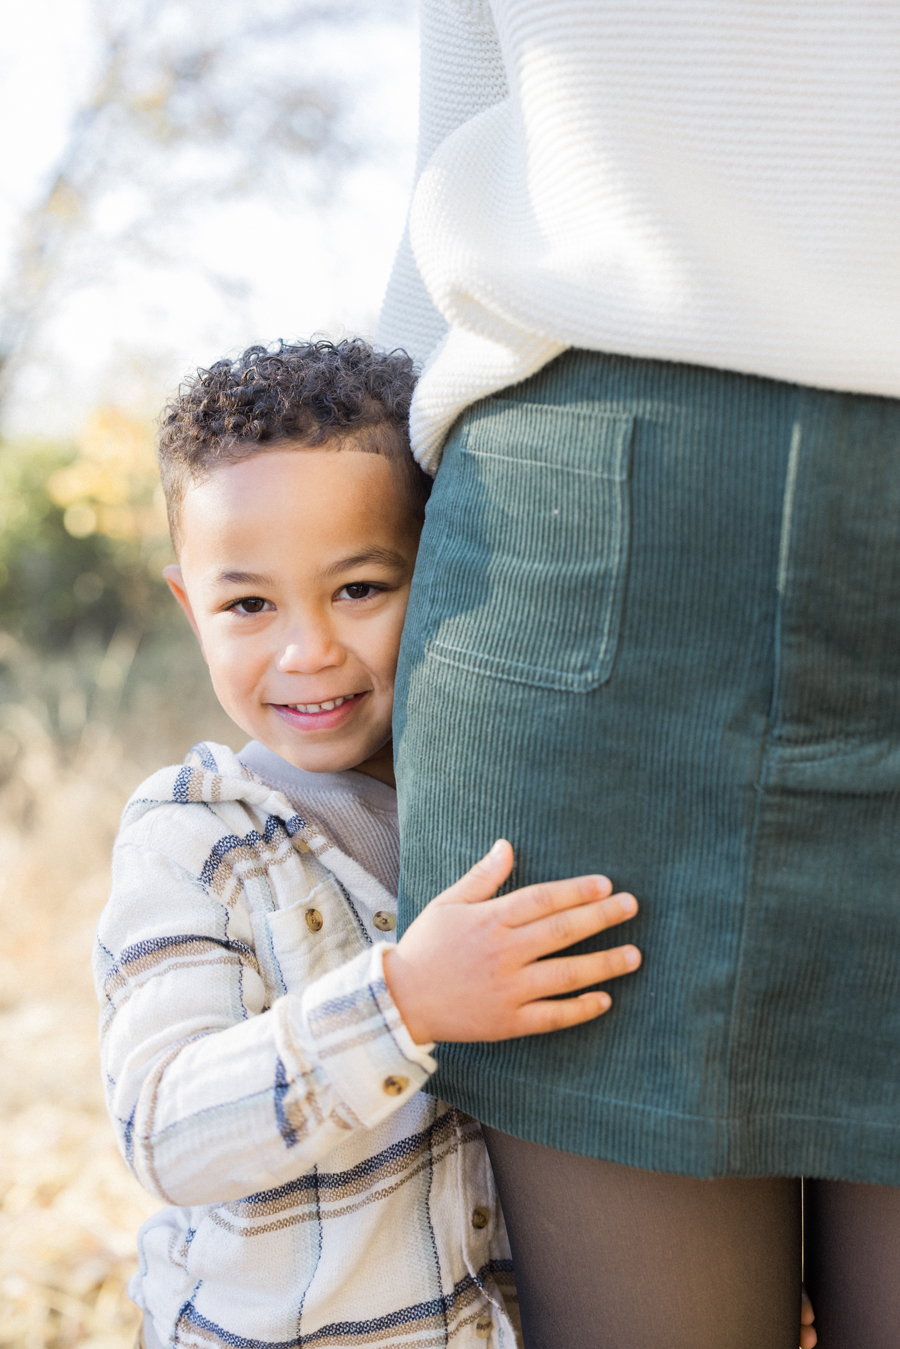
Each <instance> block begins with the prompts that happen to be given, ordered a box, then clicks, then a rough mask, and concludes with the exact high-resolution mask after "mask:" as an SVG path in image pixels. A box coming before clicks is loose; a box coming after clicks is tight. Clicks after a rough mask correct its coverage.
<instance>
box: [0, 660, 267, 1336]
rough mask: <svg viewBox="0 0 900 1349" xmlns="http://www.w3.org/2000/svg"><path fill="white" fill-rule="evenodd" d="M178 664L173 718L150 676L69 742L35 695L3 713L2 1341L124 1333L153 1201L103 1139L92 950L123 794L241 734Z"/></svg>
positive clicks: (133, 1322) (132, 1322)
mask: <svg viewBox="0 0 900 1349" xmlns="http://www.w3.org/2000/svg"><path fill="white" fill-rule="evenodd" d="M185 659H187V660H188V662H192V661H193V656H189V657H186V658H185ZM190 668H191V669H192V670H193V672H194V678H195V679H196V680H197V687H196V689H195V691H194V700H193V702H192V703H190V705H189V706H188V705H187V704H184V705H182V704H180V703H179V714H178V715H174V714H173V710H172V704H171V703H170V704H167V703H166V701H165V698H164V696H163V694H162V693H161V692H159V691H158V688H159V686H158V684H157V686H156V688H154V687H149V686H148V687H146V688H144V689H143V691H142V692H141V691H139V693H138V695H136V697H135V698H134V699H133V700H132V703H131V705H130V708H129V711H128V712H127V714H126V715H125V716H124V717H123V716H122V715H121V714H120V713H118V712H117V710H116V709H115V708H114V707H111V706H110V704H109V701H108V700H107V702H106V703H105V704H102V700H101V705H100V711H102V713H103V717H102V719H100V720H93V721H88V722H87V724H86V725H85V727H84V731H83V733H82V735H81V737H80V740H79V742H78V743H77V744H70V745H69V746H68V747H67V748H63V747H61V746H60V744H59V743H58V742H57V740H56V739H55V738H54V736H53V735H52V733H51V732H50V731H49V729H48V728H49V726H50V721H49V719H48V717H47V716H45V715H43V714H42V711H41V706H40V705H39V703H38V702H37V701H36V700H34V699H29V698H28V697H27V696H24V695H23V698H22V701H19V702H13V703H7V704H6V705H5V706H4V707H3V709H2V714H3V726H2V729H0V757H4V758H5V759H6V760H7V763H8V764H10V763H11V765H12V768H11V771H10V772H9V774H8V776H7V780H6V782H5V785H4V786H3V787H2V788H0V905H2V920H3V928H2V930H3V942H2V947H0V1345H4V1346H5V1345H12V1346H16V1349H63V1347H64V1346H70V1345H83V1346H90V1349H128V1347H130V1346H131V1345H132V1343H133V1341H134V1336H135V1329H136V1326H137V1323H138V1313H137V1311H136V1309H135V1308H134V1307H133V1306H132V1304H131V1302H130V1301H129V1300H128V1297H127V1294H126V1291H125V1285H126V1283H127V1281H128V1278H129V1277H130V1275H131V1273H132V1271H133V1269H134V1267H135V1255H134V1252H135V1231H136V1229H137V1227H138V1226H139V1225H140V1223H141V1222H142V1221H143V1220H144V1218H146V1217H147V1216H148V1215H149V1214H150V1213H152V1212H153V1211H154V1209H155V1208H156V1207H157V1204H156V1201H154V1200H152V1199H151V1198H150V1197H149V1196H148V1195H146V1194H144V1193H143V1191H141V1189H140V1188H139V1187H138V1185H137V1184H136V1183H135V1181H134V1180H132V1178H131V1176H130V1175H129V1173H128V1171H127V1170H126V1168H125V1166H124V1163H123V1162H122V1161H121V1159H120V1158H119V1155H118V1152H117V1151H116V1149H115V1146H114V1144H113V1141H112V1133H111V1130H110V1127H109V1124H108V1122H107V1118H106V1113H105V1109H104V1105H103V1097H102V1092H101V1087H100V1076H99V1065H98V1058H97V1049H96V1040H97V1036H96V1006H95V1002H94V993H93V986H92V983H91V977H90V967H89V961H90V949H91V941H92V937H93V931H94V927H95V924H96V921H97V916H98V914H99V912H100V909H101V908H102V906H103V904H104V902H105V899H106V895H107V889H108V880H109V851H110V846H111V844H112V840H113V836H114V834H115V830H116V827H117V823H118V817H119V814H120V812H121V809H122V806H123V804H124V802H125V800H126V799H127V797H128V796H129V794H130V793H131V791H132V790H133V789H134V787H135V786H136V785H137V784H138V782H139V781H140V780H141V779H142V778H143V777H144V776H145V775H146V773H147V772H148V771H150V770H152V769H153V768H154V767H159V766H160V765H161V764H162V763H167V762H174V761H176V760H178V759H180V758H181V757H182V755H183V753H184V751H185V750H186V749H187V748H188V746H189V745H190V744H191V742H192V740H193V739H196V738H198V737H199V735H200V734H206V735H207V737H208V738H218V739H222V740H228V741H229V742H230V743H232V744H234V745H237V744H240V743H241V737H240V733H239V732H237V731H235V729H234V728H230V729H229V727H228V724H227V723H225V722H224V721H223V719H222V716H221V714H219V715H218V716H216V715H215V713H214V712H213V711H212V709H211V706H210V702H209V697H208V695H207V694H206V693H205V692H203V682H202V681H203V678H204V677H203V675H202V673H201V672H200V669H202V667H200V669H198V668H197V666H196V664H193V665H191V667H190ZM184 672H185V671H183V670H182V671H179V673H184ZM173 682H177V681H173ZM188 701H190V700H188ZM198 707H203V708H204V720H203V721H202V723H201V722H200V717H199V715H198ZM195 717H196V723H195V724H194V725H193V726H191V725H189V724H186V721H187V722H190V721H194V720H195ZM210 723H212V724H210ZM114 728H117V729H114Z"/></svg>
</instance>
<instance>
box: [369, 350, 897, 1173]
mask: <svg viewBox="0 0 900 1349" xmlns="http://www.w3.org/2000/svg"><path fill="white" fill-rule="evenodd" d="M510 402H511V403H515V404H516V405H517V407H516V414H515V416H514V417H507V429H508V431H509V433H510V436H511V444H510V447H509V456H510V458H511V459H513V460H514V459H515V458H516V456H517V455H518V456H521V455H522V453H523V452H522V445H523V443H525V441H523V433H522V432H521V431H520V430H517V429H516V427H517V425H518V424H519V423H520V422H521V420H522V418H523V417H525V416H526V414H527V412H528V410H529V409H531V408H533V409H534V410H535V414H536V424H539V423H540V419H541V418H544V419H545V420H546V410H547V409H548V408H552V409H555V410H563V409H565V410H566V413H567V414H568V416H569V425H570V427H571V428H572V432H571V434H572V440H571V441H570V443H569V444H568V446H567V448H566V455H567V456H568V458H567V460H566V462H574V461H575V460H576V459H577V457H578V456H579V455H581V456H582V462H583V468H584V470H585V472H586V473H587V472H589V470H590V467H591V462H592V455H596V453H597V448H596V442H595V441H594V442H592V441H591V438H590V437H589V436H584V435H579V432H578V427H579V426H582V427H583V426H584V425H586V424H587V423H585V422H583V421H582V422H579V416H581V415H582V414H585V413H587V412H591V413H592V415H593V416H594V417H596V418H600V419H604V418H605V419H616V418H619V419H625V421H627V422H628V424H629V426H630V427H631V434H630V447H631V452H630V462H631V472H630V476H629V479H628V482H627V484H626V491H625V495H624V498H623V500H621V501H620V502H619V503H618V504H617V506H616V510H617V511H619V512H620V513H621V518H622V520H623V521H624V522H625V523H626V530H625V533H626V536H627V538H626V546H624V547H623V548H622V549H620V551H619V553H618V554H617V562H616V568H617V579H618V582H619V583H620V585H621V596H622V599H621V614H620V616H619V620H618V622H617V624H616V626H615V636H614V638H613V641H612V644H611V648H610V647H608V648H607V650H606V656H605V659H606V660H607V661H608V666H607V668H606V669H605V670H604V674H603V678H601V679H599V680H595V681H593V682H587V681H586V682H585V685H583V686H582V687H581V690H580V691H573V689H574V686H572V685H570V686H568V689H566V688H563V687H560V686H558V685H557V686H549V685H548V684H547V683H546V682H543V681H542V680H541V679H539V678H535V679H532V680H531V682H527V681H525V680H523V679H521V678H518V677H514V672H515V671H516V670H518V669H519V667H520V666H521V665H522V664H527V662H528V660H529V659H530V656H529V655H528V653H529V652H533V651H534V650H535V649H545V647H546V646H547V644H548V643H551V642H554V641H555V642H556V644H557V646H558V660H557V668H565V667H566V663H567V662H568V661H570V660H571V659H572V658H573V644H574V645H575V646H577V644H578V642H579V641H580V636H579V634H580V633H581V632H582V630H583V618H584V612H583V611H580V610H579V605H581V606H583V608H585V609H587V610H589V611H590V610H591V607H592V606H595V604H596V601H597V597H598V593H599V592H598V586H599V587H600V588H601V589H602V586H603V585H608V584H609V576H608V574H607V570H608V569H607V570H604V567H603V566H602V565H601V566H600V567H599V571H598V576H600V577H601V580H600V581H598V582H597V583H596V584H592V582H591V579H590V577H589V576H587V578H586V579H585V575H584V574H582V576H581V579H580V580H579V581H578V584H576V585H574V586H573V587H572V588H570V589H568V590H566V589H565V587H564V586H562V584H561V582H560V576H559V556H560V554H559V553H553V552H552V550H551V552H550V553H548V552H547V548H546V533H545V525H546V521H543V520H540V519H537V518H530V519H529V516H528V511H524V512H523V511H522V509H521V508H522V506H523V503H526V504H528V503H530V505H529V509H530V510H535V509H538V510H543V509H546V506H547V503H546V502H543V501H542V500H541V499H539V498H537V497H535V495H534V492H533V490H532V488H531V487H527V488H525V489H523V490H521V491H519V494H518V495H517V488H516V482H517V478H516V474H515V473H513V474H511V475H506V476H505V477H504V480H503V487H502V494H501V493H497V492H496V491H495V488H494V482H493V478H492V471H491V470H490V469H488V470H485V471H483V472H480V473H479V470H478V464H477V454H475V455H473V454H472V443H471V439H470V435H469V431H470V426H471V423H472V422H477V420H478V419H479V418H481V419H483V418H484V416H485V415H486V414H487V411H488V410H489V409H491V408H492V407H493V408H494V410H495V411H496V412H497V416H499V417H500V418H501V419H502V418H503V417H504V416H507V414H506V412H505V411H504V406H505V405H506V404H507V403H510ZM498 407H499V411H497V409H498ZM573 414H577V415H573ZM517 419H518V421H517ZM476 439H477V437H476ZM539 441H540V437H538V438H537V440H535V438H534V437H533V436H532V437H531V438H530V439H528V440H527V445H528V451H527V456H526V457H527V458H529V459H530V458H532V457H533V455H534V454H535V453H536V452H537V451H536V450H535V445H537V444H539ZM798 446H799V449H798ZM476 448H477V447H476ZM792 450H793V464H794V470H793V478H792V493H793V496H792V499H791V501H790V502H789V503H788V504H789V508H788V509H786V501H785V498H786V484H787V483H788V466H789V463H790V462H792ZM491 452H492V453H496V452H497V446H496V443H494V442H492V445H491ZM544 452H545V453H546V455H547V457H548V468H549V467H551V466H552V465H553V464H555V463H556V461H557V459H558V457H559V451H558V449H557V448H554V446H553V445H552V443H545V445H544ZM798 456H799V458H798ZM473 475H474V476H473ZM475 480H477V481H478V483H479V484H480V493H481V494H480V497H479V498H478V499H477V500H476V497H477V494H476V493H475V492H474V491H473V482H474V481H475ZM521 480H522V479H521V478H519V479H518V481H519V482H520V483H521ZM616 490H618V489H617V488H614V487H613V486H612V485H610V486H609V487H608V492H609V493H611V494H612V493H614V492H615V491H616ZM610 500H612V496H609V497H608V502H609V501H610ZM607 504H608V503H607ZM569 505H570V508H571V511H572V512H573V513H574V518H572V519H571V520H570V521H569V524H570V527H571V529H572V538H573V540H574V539H578V540H581V544H582V545H583V540H584V538H585V535H586V531H589V529H590V525H591V522H592V520H596V521H597V541H598V554H599V555H602V554H603V551H604V550H603V547H602V540H603V528H602V524H601V522H600V520H599V518H598V517H597V513H596V505H595V502H594V501H593V499H592V498H591V496H590V495H589V494H585V495H584V496H583V498H582V500H581V515H580V517H579V515H578V510H577V500H573V501H572V502H571V503H569ZM473 512H474V520H473ZM898 512H900V407H898V405H897V404H896V403H894V402H892V401H891V400H887V399H877V398H869V397H859V396H853V395H836V394H827V393H821V392H818V391H815V390H809V389H803V388H801V387H799V386H795V385H788V384H779V383H775V382H773V381H767V380H761V379H756V378H753V377H745V376H740V375H734V374H729V373H726V372H720V371H713V370H704V369H702V368H699V367H689V366H678V365H674V364H666V363H661V362H642V361H632V360H629V359H627V358H624V357H608V356H602V355H599V354H593V353H585V352H571V353H567V354H566V355H564V356H562V357H560V358H559V359H558V360H557V361H555V362H553V363H552V364H551V365H550V366H548V367H547V369H546V370H544V371H542V372H541V373H540V374H539V375H537V376H535V377H533V378H532V379H531V380H529V381H528V382H527V383H525V384H523V385H520V386H517V387H515V388H513V389H510V390H506V391H505V393H504V395H503V398H502V399H499V400H486V402H485V403H484V404H481V405H476V407H475V408H474V409H473V410H472V411H471V412H470V413H469V414H467V415H466V416H465V417H464V418H463V419H462V420H461V422H460V423H459V425H458V426H457V428H455V429H454V432H453V433H452V434H451V437H450V439H449V441H448V446H447V451H446V458H445V461H444V464H443V466H442V468H441V471H440V473H439V475H438V477H437V480H436V484H435V490H434V494H433V496H432V499H431V503H430V504H429V511H428V519H427V523H426V528H425V533H424V535H423V541H422V547H421V552H420V561H419V567H418V569H417V573H416V579H415V581H414V586H413V595H412V599H411V603H410V610H409V616H408V621H407V629H406V632H405V635H404V645H403V651H402V653H401V665H400V671H399V674H398V697H397V709H396V720H395V736H396V745H397V772H398V782H399V799H400V818H401V836H402V839H403V852H402V872H403V884H402V888H401V901H400V918H401V927H402V926H403V924H405V923H408V922H409V920H410V919H411V917H412V916H413V915H414V914H415V913H416V912H417V911H418V910H419V909H420V908H421V907H422V905H423V904H424V903H425V902H427V900H428V899H430V898H431V897H432V896H433V895H434V894H436V893H438V891H440V890H441V889H443V888H444V887H445V886H446V885H448V884H450V883H451V882H452V881H453V880H454V879H456V877H458V876H459V875H460V874H462V872H464V871H465V870H466V869H467V868H468V867H469V866H471V864H472V862H473V861H474V860H475V859H476V858H477V857H478V856H480V855H481V854H482V853H483V852H484V851H486V849H487V848H488V847H489V846H490V844H491V842H492V841H493V840H494V838H496V837H498V836H504V837H507V838H509V839H510V840H511V841H512V843H513V845H514V847H515V849H516V859H517V860H516V870H515V872H514V875H513V878H512V881H511V884H523V883H528V882H530V881H536V880H541V879H548V878H553V877H559V876H567V875H573V874H578V873H581V872H591V871H601V872H603V873H605V874H607V875H609V876H610V877H611V878H612V879H613V881H614V882H615V884H616V885H617V886H620V887H622V888H628V889H630V890H632V891H633V892H634V893H635V894H636V895H637V896H638V898H639V900H640V902H641V912H640V914H639V916H638V918H637V919H636V920H635V921H634V922H633V923H631V924H629V925H628V926H627V928H623V929H620V930H615V931H611V932H609V933H606V934H604V936H603V937H602V938H601V939H598V940H597V941H595V942H593V943H587V944H586V945H585V947H584V948H583V949H592V948H596V947H599V946H607V947H608V946H612V945H616V944H618V943H619V942H620V941H623V940H629V941H630V940H634V941H635V942H636V943H637V944H638V945H639V946H640V947H641V949H642V950H643V952H644V957H645V959H644V965H643V967H642V969H641V970H640V971H639V972H638V973H637V974H635V975H632V976H628V977H627V978H625V979H622V980H619V981H617V982H616V983H615V984H613V985H611V986H610V992H611V993H612V995H613V999H614V1005H613V1008H612V1010H611V1011H610V1012H609V1013H607V1015H606V1016H604V1017H602V1018H601V1019H600V1020H598V1021H597V1022H594V1023H591V1024H590V1025H588V1026H585V1027H581V1028H578V1029H576V1030H571V1031H567V1032H564V1033H563V1034H560V1035H555V1036H551V1037H539V1038H531V1039H523V1040H519V1041H512V1042H506V1043H502V1044H497V1045H478V1046H460V1045H450V1046H441V1048H440V1051H439V1053H438V1060H439V1064H440V1068H439V1072H438V1073H437V1074H436V1076H435V1079H434V1087H433V1089H434V1090H435V1091H436V1092H437V1093H438V1094H440V1095H442V1096H443V1097H444V1098H445V1099H448V1100H451V1101H453V1103H454V1104H457V1105H459V1106H460V1107H462V1108H463V1109H466V1110H468V1111H470V1112H471V1113H473V1114H475V1115H476V1116H477V1117H479V1118H481V1119H482V1120H484V1121H485V1122H487V1123H488V1124H490V1125H492V1126H494V1127H496V1128H499V1129H502V1130H504V1131H506V1132H510V1133H514V1134H518V1135H520V1136H522V1137H527V1138H530V1139H532V1140H533V1141H535V1142H539V1143H544V1144H548V1145H550V1146H554V1147H559V1148H564V1149H567V1150H570V1151H575V1152H582V1153H586V1154H588V1155H594V1156H600V1157H604V1158H606V1159H608V1160H611V1161H617V1162H622V1163H626V1164H629V1165H634V1166H641V1167H647V1168H650V1169H656V1170H665V1171H672V1172H681V1173H686V1174H691V1175H697V1176H713V1175H729V1174H731V1175H765V1174H788V1175H797V1174H806V1175H821V1176H831V1177H836V1178H844V1179H849V1180H866V1181H871V1182H877V1183H882V1184H900V1077H898V1063H900V972H898V970H897V968H896V967H897V962H896V961H894V960H892V959H891V956H890V955H889V954H888V953H889V952H890V953H892V952H893V951H895V950H896V949H897V941H898V937H900V917H898V910H900V906H898V904H897V898H898V884H897V880H896V875H897V844H896V839H897V838H898V837H900V748H898V747H900V701H898V694H897V689H898V687H900V684H898V674H900V669H898V668H897V667H898V656H897V653H896V651H895V649H894V647H892V646H890V643H886V642H885V641H884V640H882V639H881V638H877V637H876V638H871V639H870V640H868V642H867V643H866V642H865V641H864V640H863V632H864V631H866V632H868V631H871V630H872V629H873V628H874V629H875V630H880V631H893V632H894V633H896V631H897V630H898V629H900V547H898V543H897V539H896V527H895V524H892V523H891V521H894V522H895V521H896V519H897V518H898ZM510 519H514V520H516V521H517V525H516V529H517V534H518V542H517V544H516V545H514V544H513V542H512V541H511V537H510V534H509V530H508V528H507V526H508V524H509V521H510ZM892 530H893V535H892V532H891V531H892ZM460 540H469V542H470V545H471V553H472V556H476V557H482V561H481V563H479V564H478V565H475V566H473V565H472V564H471V557H469V558H467V557H465V555H464V554H465V548H461V545H460ZM485 541H487V544H488V545H491V544H496V543H497V542H498V541H499V542H501V543H502V547H503V550H504V554H503V557H502V558H501V559H499V561H498V560H497V558H496V557H493V556H490V547H488V548H487V550H486V551H485ZM476 544H477V547H476V546H475V545H476ZM516 547H517V548H518V554H516V551H515V549H516ZM479 549H481V550H482V551H481V553H479V551H478V550H479ZM454 550H455V551H454ZM482 555H483V556H482ZM517 556H518V559H519V563H520V574H521V577H522V581H521V584H518V585H517V582H516V560H517ZM562 556H563V557H564V558H565V557H567V556H568V555H567V554H565V552H564V553H563V554H562ZM450 557H454V558H456V559H457V562H456V564H455V565H454V566H453V567H452V568H451V567H448V566H447V565H446V563H447V559H448V558H450ZM854 557H855V558H856V559H857V561H856V562H853V561H852V559H853V558H854ZM542 559H543V561H544V562H545V564H546V566H547V576H546V584H545V585H544V587H543V590H541V588H540V587H537V588H535V585H534V584H533V576H534V572H535V569H539V568H540V566H541V563H542ZM590 560H591V559H590V557H588V558H587V559H582V561H583V562H589V561H590ZM593 561H594V562H595V563H597V562H598V557H597V556H595V557H594V559H593ZM600 562H601V563H602V562H603V557H602V556H600ZM780 565H781V572H782V580H783V582H784V584H783V588H782V589H783V593H782V594H781V595H779V588H778V583H779V566H780ZM823 576H824V577H825V580H822V579H821V578H822V577H823ZM866 576H867V577H868V578H869V581H868V598H867V599H866V598H865V595H864V594H863V591H864V589H865V587H864V585H863V579H864V578H865V577H866ZM541 594H543V595H544V596H545V597H546V600H547V602H546V603H545V604H543V605H542V603H541ZM560 596H562V600H560V598H559V597H560ZM864 601H865V603H864ZM861 605H862V606H863V607H864V608H865V618H864V621H862V620H859V619H858V618H856V617H854V615H855V614H856V613H857V611H859V610H860V606H861ZM594 612H596V610H594ZM488 628H490V630H491V631H492V632H493V634H494V640H495V642H496V644H497V645H496V649H495V651H494V653H493V654H494V656H497V655H498V653H501V652H502V657H503V660H505V661H506V662H507V665H506V666H504V665H503V663H502V662H501V660H499V659H496V660H495V661H494V663H493V664H492V665H489V664H486V663H484V662H483V661H482V662H479V660H478V659H475V657H478V656H479V644H480V643H481V641H482V634H483V633H484V632H485V631H487V630H488ZM448 631H450V632H452V638H453V641H452V644H453V647H454V650H455V651H456V653H457V659H456V663H455V664H449V663H448V662H447V661H446V660H445V659H444V658H443V648H442V643H443V642H444V640H445V635H446V633H447V632H448ZM854 643H856V649H855V650H854ZM467 644H469V646H470V656H471V658H470V659H467V658H466V648H467ZM523 652H524V659H523ZM854 680H855V681H856V682H855V683H854ZM848 681H849V683H848ZM826 694H827V697H826ZM829 699H830V701H829ZM823 707H824V708H825V711H824V712H823V713H821V714H820V712H819V711H817V709H821V708H823Z"/></svg>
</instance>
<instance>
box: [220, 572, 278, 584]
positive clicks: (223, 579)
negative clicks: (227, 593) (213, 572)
mask: <svg viewBox="0 0 900 1349" xmlns="http://www.w3.org/2000/svg"><path fill="white" fill-rule="evenodd" d="M215 583H216V585H220V586H228V585H232V586H270V585H271V584H272V578H271V576H266V575H264V574H261V573H260V572H255V571H220V572H219V574H218V576H217V577H216V582H215Z"/></svg>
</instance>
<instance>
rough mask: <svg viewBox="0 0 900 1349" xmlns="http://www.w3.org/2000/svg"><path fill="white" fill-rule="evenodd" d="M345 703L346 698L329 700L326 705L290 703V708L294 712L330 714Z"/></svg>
mask: <svg viewBox="0 0 900 1349" xmlns="http://www.w3.org/2000/svg"><path fill="white" fill-rule="evenodd" d="M346 701H347V699H346V698H331V699H329V701H328V702H327V703H291V707H293V709H294V711H295V712H331V711H333V710H334V708H336V707H340V706H341V704H342V703H345V702H346Z"/></svg>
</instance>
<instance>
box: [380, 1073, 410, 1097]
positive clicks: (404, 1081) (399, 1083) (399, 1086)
mask: <svg viewBox="0 0 900 1349" xmlns="http://www.w3.org/2000/svg"><path fill="white" fill-rule="evenodd" d="M408 1086H409V1078H408V1077H386V1078H385V1079H384V1081H383V1082H382V1084H381V1089H382V1091H386V1092H387V1094H388V1096H402V1095H403V1093H404V1092H405V1091H406V1088H407V1087H408Z"/></svg>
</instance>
